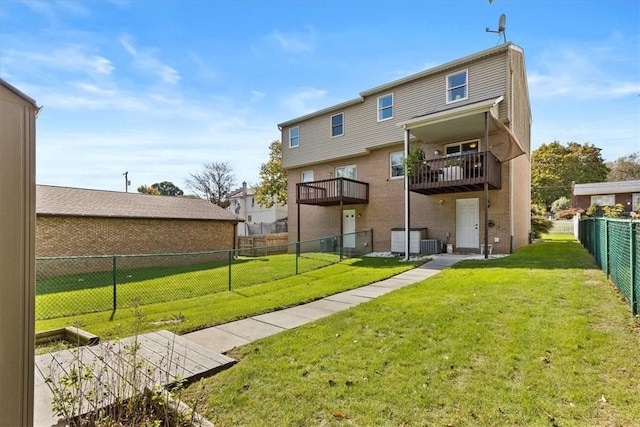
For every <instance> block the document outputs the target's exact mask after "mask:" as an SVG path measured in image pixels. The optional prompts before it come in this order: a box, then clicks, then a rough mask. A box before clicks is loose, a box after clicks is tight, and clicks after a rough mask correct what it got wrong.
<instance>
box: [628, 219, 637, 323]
mask: <svg viewBox="0 0 640 427" xmlns="http://www.w3.org/2000/svg"><path fill="white" fill-rule="evenodd" d="M634 228H635V227H634V223H633V221H631V222H629V246H630V248H629V255H630V258H631V259H630V260H629V266H630V267H631V268H630V274H629V275H630V276H631V277H630V279H631V295H630V296H631V298H630V299H631V315H632V316H635V315H636V314H638V295H636V292H635V287H636V280H635V279H636V277H635V276H636V274H635V271H636V250H637V249H638V248H636V236H635V230H634Z"/></svg>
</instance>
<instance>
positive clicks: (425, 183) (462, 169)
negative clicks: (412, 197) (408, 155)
mask: <svg viewBox="0 0 640 427" xmlns="http://www.w3.org/2000/svg"><path fill="white" fill-rule="evenodd" d="M485 156H486V159H485ZM485 160H486V162H485ZM501 169H502V168H501V164H500V162H499V161H498V159H497V158H496V157H495V156H494V155H493V154H492V153H490V152H486V153H485V152H483V153H470V154H462V155H460V156H455V157H447V158H442V159H434V160H425V161H423V162H422V163H421V164H417V165H416V168H415V171H413V173H412V174H411V176H409V190H411V191H414V192H416V193H420V194H427V195H429V194H445V193H462V192H467V191H480V190H484V184H485V183H488V184H489V190H499V189H500V188H501V186H502V184H501V182H502V179H501V178H502V175H501Z"/></svg>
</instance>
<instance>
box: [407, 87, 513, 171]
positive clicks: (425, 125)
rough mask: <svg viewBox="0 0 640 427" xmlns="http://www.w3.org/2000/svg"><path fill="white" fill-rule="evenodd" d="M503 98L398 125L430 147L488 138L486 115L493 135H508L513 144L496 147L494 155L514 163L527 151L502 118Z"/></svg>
mask: <svg viewBox="0 0 640 427" xmlns="http://www.w3.org/2000/svg"><path fill="white" fill-rule="evenodd" d="M503 99H504V97H503V96H498V97H496V98H490V99H486V100H483V101H478V102H474V103H471V104H466V105H463V106H460V107H454V108H450V109H447V110H442V111H437V112H434V113H429V114H424V115H421V116H417V117H414V118H411V119H409V120H405V121H402V122H399V123H397V124H396V125H397V126H399V127H401V128H402V129H405V130H408V131H409V132H410V133H411V135H413V136H414V137H416V138H418V139H419V140H420V141H422V142H425V143H429V142H437V141H441V140H445V139H456V138H463V137H468V136H470V135H484V128H485V113H489V117H490V120H489V123H488V125H489V132H490V133H492V132H496V131H499V130H500V131H504V132H506V134H507V137H508V140H509V144H507V145H508V146H504V145H505V144H502V145H500V146H496V147H492V150H491V151H492V152H493V153H494V155H495V156H496V157H497V158H498V160H500V161H501V162H504V161H507V160H510V159H512V158H514V157H517V156H519V155H521V154H524V153H525V151H524V149H523V148H522V144H521V143H520V141H519V140H518V137H517V136H516V135H515V133H513V131H512V130H511V129H509V127H508V126H506V125H505V124H504V123H502V121H500V119H499V118H498V104H499V103H500V102H502V100H503Z"/></svg>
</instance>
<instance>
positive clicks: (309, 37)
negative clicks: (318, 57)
mask: <svg viewBox="0 0 640 427" xmlns="http://www.w3.org/2000/svg"><path fill="white" fill-rule="evenodd" d="M269 38H270V39H271V40H273V41H275V42H276V43H277V45H278V46H279V47H280V49H282V50H283V51H285V52H287V53H304V52H311V51H313V49H314V42H313V32H312V31H309V32H308V33H307V34H299V33H298V34H296V33H282V32H280V31H278V30H276V31H274V32H272V33H271V34H269Z"/></svg>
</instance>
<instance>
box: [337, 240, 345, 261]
mask: <svg viewBox="0 0 640 427" xmlns="http://www.w3.org/2000/svg"><path fill="white" fill-rule="evenodd" d="M343 238H344V234H341V235H340V238H339V239H338V244H339V245H340V262H342V255H343V254H342V251H343V245H342V239H343Z"/></svg>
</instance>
